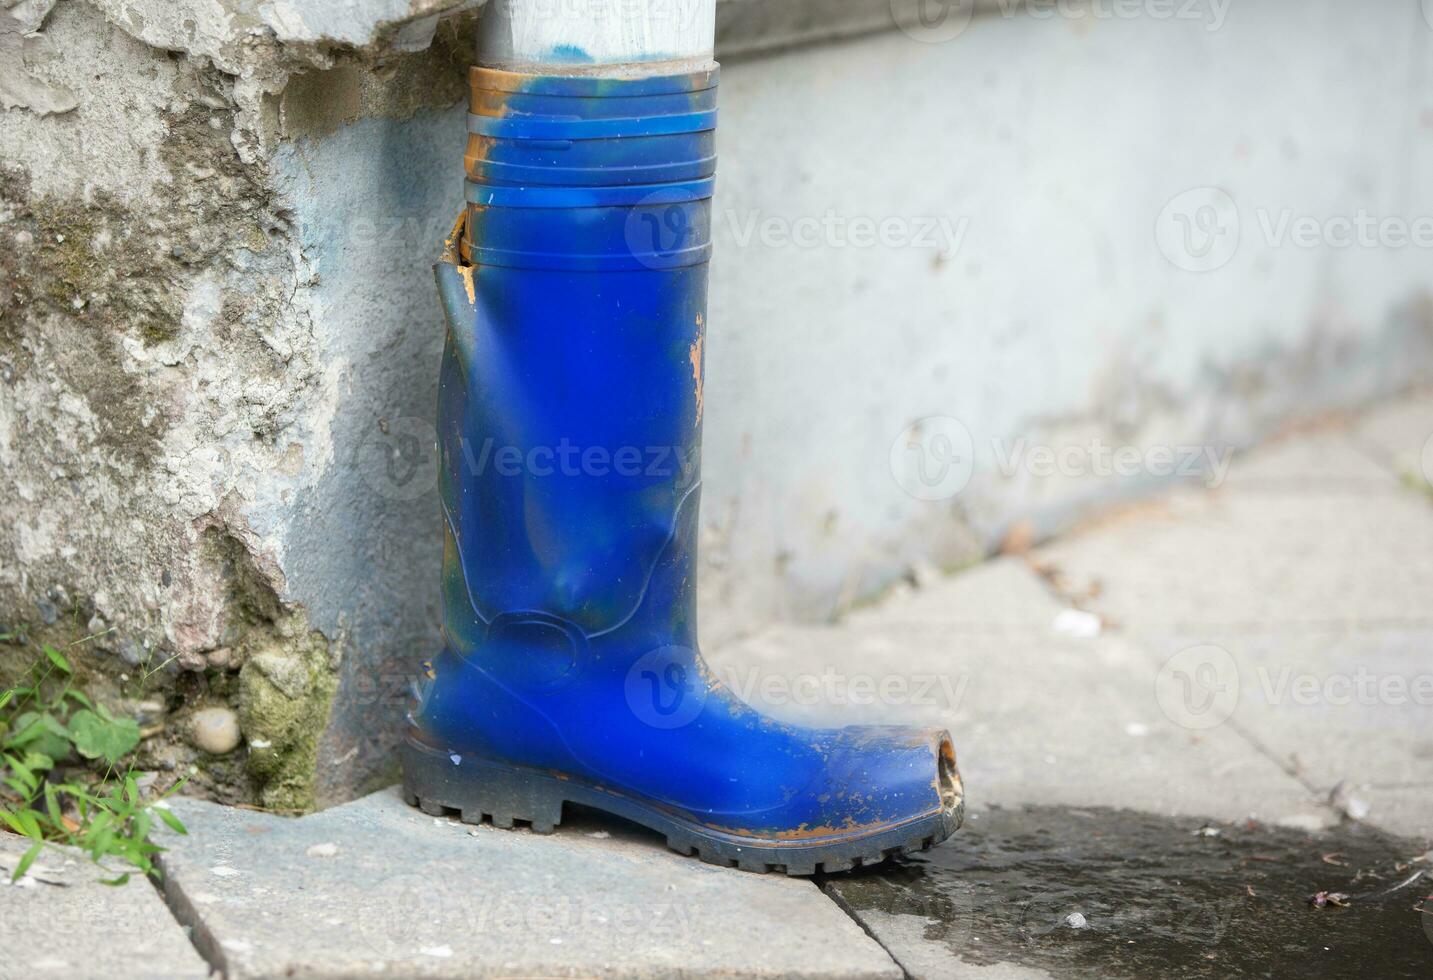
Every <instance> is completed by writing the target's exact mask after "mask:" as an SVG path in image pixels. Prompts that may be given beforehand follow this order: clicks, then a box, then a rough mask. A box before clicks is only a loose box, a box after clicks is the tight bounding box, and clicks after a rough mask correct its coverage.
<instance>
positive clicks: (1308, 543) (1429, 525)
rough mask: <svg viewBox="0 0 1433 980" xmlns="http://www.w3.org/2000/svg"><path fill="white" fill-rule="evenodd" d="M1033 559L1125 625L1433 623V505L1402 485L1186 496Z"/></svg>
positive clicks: (1135, 512)
mask: <svg viewBox="0 0 1433 980" xmlns="http://www.w3.org/2000/svg"><path fill="white" fill-rule="evenodd" d="M1035 560H1036V561H1038V562H1040V563H1041V564H1042V565H1044V566H1046V567H1048V568H1050V569H1051V570H1052V571H1053V572H1054V573H1055V574H1056V575H1057V580H1061V581H1063V582H1065V583H1068V586H1067V587H1069V588H1070V589H1072V590H1076V591H1080V592H1082V593H1090V592H1094V593H1097V594H1096V595H1094V597H1093V598H1092V599H1091V600H1090V607H1091V608H1092V609H1093V610H1095V611H1097V612H1099V613H1101V614H1102V615H1104V616H1105V617H1106V618H1108V619H1109V620H1111V621H1112V622H1113V623H1115V624H1116V625H1120V626H1126V627H1143V626H1154V625H1163V626H1189V627H1196V628H1199V629H1206V630H1207V629H1224V630H1240V629H1247V630H1268V629H1270V628H1274V627H1277V626H1282V625H1291V626H1303V627H1322V628H1355V627H1358V626H1368V627H1389V626H1416V625H1433V603H1430V602H1429V596H1433V507H1430V506H1429V505H1428V502H1427V501H1426V500H1423V499H1420V497H1419V496H1418V495H1417V494H1414V493H1411V492H1409V491H1407V490H1406V489H1404V488H1402V487H1396V486H1395V487H1391V488H1390V489H1388V490H1383V491H1376V492H1366V493H1350V492H1348V491H1346V490H1338V489H1336V490H1317V491H1315V490H1310V491H1307V492H1299V493H1271V492H1263V491H1258V490H1250V489H1247V488H1238V487H1235V488H1230V489H1228V490H1226V491H1223V492H1215V493H1208V492H1203V491H1199V492H1194V491H1179V492H1176V493H1174V494H1171V495H1170V496H1169V497H1168V498H1166V499H1164V500H1161V501H1158V502H1154V503H1151V504H1149V505H1147V506H1145V507H1140V508H1136V509H1132V510H1130V511H1129V512H1127V513H1125V514H1123V515H1120V516H1118V517H1114V518H1111V519H1108V520H1105V521H1102V522H1099V523H1097V524H1093V525H1091V526H1089V527H1088V528H1086V529H1084V530H1083V531H1080V532H1076V533H1073V534H1071V535H1070V536H1069V537H1067V538H1063V539H1061V540H1059V541H1057V542H1055V543H1053V544H1051V545H1049V546H1047V547H1044V548H1041V549H1039V550H1038V551H1037V553H1036V555H1035ZM1091 582H1096V583H1098V588H1097V589H1091V588H1090V587H1089V583H1091Z"/></svg>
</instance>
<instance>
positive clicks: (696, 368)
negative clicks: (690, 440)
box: [687, 313, 706, 425]
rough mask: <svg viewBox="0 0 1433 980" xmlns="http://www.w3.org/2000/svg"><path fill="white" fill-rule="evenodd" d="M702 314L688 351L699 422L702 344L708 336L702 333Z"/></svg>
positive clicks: (700, 417) (699, 420)
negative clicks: (695, 336)
mask: <svg viewBox="0 0 1433 980" xmlns="http://www.w3.org/2000/svg"><path fill="white" fill-rule="evenodd" d="M701 327H702V315H701V314H700V313H698V314H697V339H696V340H694V341H692V346H691V349H690V350H689V351H687V357H688V358H689V359H690V360H691V362H692V382H693V383H694V384H695V385H696V397H697V424H698V425H700V424H701V421H702V345H703V342H704V341H705V340H706V338H705V337H704V336H703V335H702V333H701Z"/></svg>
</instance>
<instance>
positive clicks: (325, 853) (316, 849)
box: [304, 843, 338, 858]
mask: <svg viewBox="0 0 1433 980" xmlns="http://www.w3.org/2000/svg"><path fill="white" fill-rule="evenodd" d="M304 853H305V854H307V855H308V856H309V857H311V858H331V857H338V845H337V844H333V843H324V844H315V845H314V846H313V847H310V848H309V849H308V850H307V851H305V852H304Z"/></svg>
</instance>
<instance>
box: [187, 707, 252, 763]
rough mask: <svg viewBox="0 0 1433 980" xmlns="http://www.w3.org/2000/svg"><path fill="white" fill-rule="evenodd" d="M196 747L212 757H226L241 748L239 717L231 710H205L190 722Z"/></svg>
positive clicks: (196, 714)
mask: <svg viewBox="0 0 1433 980" xmlns="http://www.w3.org/2000/svg"><path fill="white" fill-rule="evenodd" d="M190 725H191V730H192V732H193V734H194V745H195V746H196V747H197V748H199V749H201V750H203V751H205V752H208V753H209V754H210V755H225V754H226V753H229V752H233V751H234V750H235V749H237V748H238V747H239V739H240V733H239V716H238V715H237V714H235V713H234V711H233V710H232V709H230V708H204V709H202V710H200V711H196V712H195V713H194V717H193V719H191V722H190Z"/></svg>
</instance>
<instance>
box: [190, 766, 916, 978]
mask: <svg viewBox="0 0 1433 980" xmlns="http://www.w3.org/2000/svg"><path fill="white" fill-rule="evenodd" d="M174 808H175V810H176V812H178V813H179V814H180V815H181V816H182V818H183V819H184V820H185V822H186V823H187V825H188V826H189V830H190V834H189V836H188V837H186V838H183V839H179V840H172V839H171V840H167V841H166V843H167V844H168V846H170V847H171V848H172V849H171V850H170V851H169V852H168V853H167V854H165V855H164V867H165V871H166V874H167V878H166V881H167V887H168V894H169V897H170V900H171V904H172V905H174V907H175V908H176V909H177V910H179V912H180V914H181V917H182V918H186V919H188V920H191V921H193V922H194V923H195V924H196V937H197V939H198V941H199V942H200V944H201V946H202V947H203V948H205V949H206V950H207V952H208V955H209V956H210V958H211V959H212V961H213V962H216V963H220V964H222V965H223V968H224V970H225V972H226V975H227V976H228V977H229V978H231V980H240V978H249V977H273V976H285V977H310V978H326V977H333V978H338V977H344V978H347V977H354V976H369V975H372V976H378V975H387V976H400V975H401V976H405V977H513V976H528V977H539V976H540V977H558V976H562V977H568V976H581V977H598V976H623V977H704V976H716V975H721V976H735V975H740V976H753V977H851V978H857V977H870V978H877V977H881V978H899V977H900V971H899V969H898V968H897V967H896V966H895V965H894V963H893V962H892V961H891V959H890V958H889V957H888V956H887V955H886V953H885V952H884V951H883V950H882V949H881V948H880V946H878V945H877V944H876V943H875V942H873V941H872V940H871V939H870V938H869V937H868V936H867V935H866V934H865V933H864V932H863V931H862V930H861V929H860V927H859V926H857V925H856V924H855V923H854V922H852V921H851V919H850V918H848V917H847V916H846V915H845V914H844V913H843V912H842V911H841V910H840V909H839V908H837V907H836V906H835V905H834V904H833V903H832V902H830V901H829V900H828V899H827V898H826V897H825V896H824V895H822V894H821V893H820V891H818V890H817V889H816V887H815V886H814V885H813V884H812V883H811V882H809V881H805V880H800V879H792V878H785V877H779V876H776V875H757V874H751V873H748V872H741V871H736V870H733V869H727V868H715V867H711V866H708V865H704V864H702V863H700V862H698V861H694V860H692V859H689V858H682V857H679V856H677V855H675V854H672V853H670V852H668V851H667V850H666V849H665V847H664V845H663V843H662V842H661V841H660V840H659V839H658V838H656V837H655V836H649V835H647V834H644V833H639V832H637V831H636V830H634V829H631V828H628V827H626V825H620V824H617V823H615V822H612V821H597V820H591V819H589V820H587V821H585V822H584V820H583V819H582V818H580V817H574V818H572V819H567V820H565V821H564V824H563V825H562V827H560V828H559V830H558V832H557V833H556V834H552V835H536V834H532V833H530V832H528V831H523V830H500V829H497V828H493V827H489V826H476V827H469V826H467V825H465V824H461V823H459V822H458V821H457V820H456V819H451V818H435V817H432V816H428V815H426V814H424V813H422V812H420V811H418V810H416V809H414V808H412V807H409V806H407V805H406V804H405V803H404V802H403V801H402V800H401V799H400V798H399V796H398V794H397V792H396V790H385V791H382V792H379V793H375V794H373V795H371V796H368V797H365V798H363V799H360V800H356V801H354V802H352V803H348V804H345V805H343V806H340V807H336V808H334V809H331V810H326V811H323V812H321V813H317V814H314V815H312V816H308V817H304V818H301V819H287V818H282V817H277V816H272V815H269V814H261V813H254V812H246V811H243V810H234V809H228V808H225V807H221V806H217V805H215V804H211V803H205V802H201V801H196V800H178V801H175V803H174Z"/></svg>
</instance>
